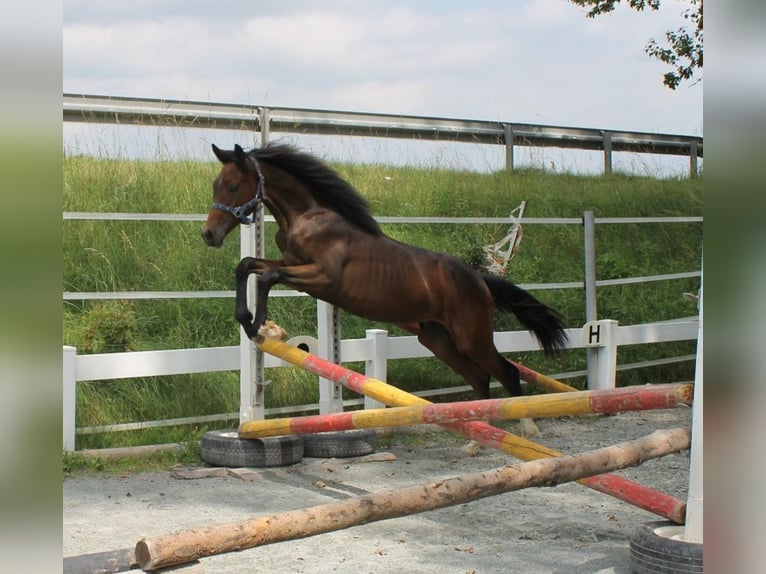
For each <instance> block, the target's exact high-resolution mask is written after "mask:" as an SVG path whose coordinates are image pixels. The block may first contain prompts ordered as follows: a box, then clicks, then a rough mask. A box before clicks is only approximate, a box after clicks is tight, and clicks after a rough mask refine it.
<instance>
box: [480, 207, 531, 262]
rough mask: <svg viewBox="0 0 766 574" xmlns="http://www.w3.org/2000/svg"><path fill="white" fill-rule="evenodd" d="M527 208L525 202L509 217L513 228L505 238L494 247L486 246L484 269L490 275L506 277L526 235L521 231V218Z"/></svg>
mask: <svg viewBox="0 0 766 574" xmlns="http://www.w3.org/2000/svg"><path fill="white" fill-rule="evenodd" d="M526 206H527V201H526V200H524V201H522V202H521V203H520V204H519V206H518V207H517V208H516V209H514V210H513V211H511V213H510V214H509V215H508V218H509V219H510V220H511V227H510V229H509V230H508V234H507V235H506V236H505V237H503V238H502V239H501V240H500V241H498V242H497V243H495V244H494V245H485V246H484V248H483V250H484V258H485V266H484V267H485V269H486V270H487V271H488V272H489V273H492V274H494V275H505V272H506V269H508V263H510V261H511V259H513V256H514V255H516V251H518V249H519V245H520V244H521V238H522V236H523V235H524V234H523V231H522V229H521V218H522V217H523V216H524V209H525V208H526ZM514 214H516V215H514Z"/></svg>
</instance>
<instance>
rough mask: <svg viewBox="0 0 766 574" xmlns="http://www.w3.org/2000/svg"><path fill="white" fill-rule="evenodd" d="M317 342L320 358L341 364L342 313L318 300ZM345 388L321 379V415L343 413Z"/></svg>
mask: <svg viewBox="0 0 766 574" xmlns="http://www.w3.org/2000/svg"><path fill="white" fill-rule="evenodd" d="M317 331H318V332H317V340H318V341H319V356H320V357H321V358H323V359H325V360H327V361H330V362H332V363H336V364H340V311H339V310H338V308H337V307H335V306H334V305H330V304H329V303H326V302H325V301H322V300H319V299H317ZM342 391H343V386H342V385H340V384H336V383H334V382H333V381H330V380H328V379H322V378H320V379H319V414H322V415H326V414H330V413H341V412H343V394H342Z"/></svg>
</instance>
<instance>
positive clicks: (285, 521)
mask: <svg viewBox="0 0 766 574" xmlns="http://www.w3.org/2000/svg"><path fill="white" fill-rule="evenodd" d="M690 441H691V433H690V432H689V431H688V430H687V429H673V430H665V431H655V432H654V433H652V434H651V435H648V436H646V437H642V438H640V439H636V440H632V441H628V442H624V443H621V444H618V445H614V446H610V447H606V448H602V449H599V450H595V451H590V452H585V453H582V454H579V455H575V456H562V457H558V458H545V459H540V460H535V461H532V462H524V463H517V464H514V465H510V466H506V467H503V468H499V469H495V470H490V471H487V472H480V473H475V474H470V475H467V476H462V477H457V478H451V479H447V480H440V481H437V482H432V483H429V484H425V485H420V486H413V487H409V488H403V489H400V490H394V491H390V492H381V493H373V494H366V495H364V496H357V497H353V498H348V499H346V500H341V501H339V502H332V503H329V504H322V505H319V506H313V507H311V508H306V509H301V510H294V511H291V512H285V513H281V514H273V515H270V516H262V517H257V518H251V519H248V520H244V521H240V522H235V523H229V524H221V525H217V526H210V527H206V528H198V529H193V530H186V531H181V532H178V533H176V534H170V535H166V536H159V537H150V538H143V539H141V540H139V541H138V543H137V544H136V559H137V560H138V563H139V565H140V566H141V568H142V569H144V570H156V569H158V568H162V567H166V566H172V565H175V564H183V563H186V562H191V561H193V560H197V559H199V558H204V557H205V556H212V555H215V554H221V553H224V552H232V551H235V550H244V549H246V548H253V547H255V546H263V545H265V544H271V543H274V542H283V541H286V540H295V539H298V538H305V537H307V536H314V535H316V534H322V533H324V532H332V531H335V530H342V529H344V528H349V527H351V526H358V525H361V524H368V523H370V522H376V521H379V520H386V519H389V518H396V517H399V516H407V515H410V514H416V513H419V512H425V511H427V510H435V509H437V508H444V507H447V506H454V505H456V504H464V503H466V502H471V501H474V500H479V499H481V498H486V497H488V496H494V495H497V494H501V493H505V492H511V491H514V490H520V489H522V488H528V487H533V486H555V485H557V484H561V483H563V482H570V481H572V480H577V479H582V478H583V477H587V476H592V475H596V474H601V473H604V472H607V471H611V470H617V469H621V468H626V467H629V466H636V465H638V464H641V463H642V462H644V461H646V460H648V459H651V458H657V457H660V456H665V455H667V454H670V453H672V452H678V451H679V450H684V449H687V448H689V445H690Z"/></svg>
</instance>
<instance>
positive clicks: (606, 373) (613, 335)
mask: <svg viewBox="0 0 766 574" xmlns="http://www.w3.org/2000/svg"><path fill="white" fill-rule="evenodd" d="M582 329H583V332H582V337H583V346H584V347H587V348H588V351H589V353H588V356H589V358H590V359H591V363H589V368H588V390H590V391H595V390H597V389H613V388H615V386H616V380H617V321H613V320H611V319H602V320H601V321H588V322H587V323H585V325H584V326H583V328H582ZM591 349H593V350H594V351H595V352H594V353H590V350H591ZM591 366H592V368H590V367H591Z"/></svg>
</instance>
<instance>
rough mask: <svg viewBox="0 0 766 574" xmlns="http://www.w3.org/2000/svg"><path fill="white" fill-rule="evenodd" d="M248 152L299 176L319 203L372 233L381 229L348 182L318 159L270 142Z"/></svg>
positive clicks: (368, 208)
mask: <svg viewBox="0 0 766 574" xmlns="http://www.w3.org/2000/svg"><path fill="white" fill-rule="evenodd" d="M249 153H250V155H252V156H253V157H255V158H256V159H259V160H263V161H265V162H266V163H269V164H273V165H274V166H276V167H278V168H280V169H283V170H284V171H286V172H288V173H289V174H290V175H292V176H294V177H296V178H298V179H299V180H301V181H302V182H303V183H304V184H305V185H306V186H307V187H308V188H309V190H310V191H311V193H312V195H313V196H314V198H315V199H316V200H317V202H319V204H320V205H322V206H324V207H326V208H327V209H331V210H333V211H335V212H337V213H338V214H339V215H341V216H342V217H343V218H344V219H346V220H347V221H349V222H350V223H352V224H354V225H356V226H357V227H358V228H360V229H361V230H362V231H365V232H367V233H370V234H372V235H380V234H381V233H382V232H381V230H380V226H379V225H378V222H377V221H375V219H374V218H373V217H372V215H371V214H370V206H369V204H368V203H367V201H366V200H365V199H364V198H363V197H362V196H361V195H360V194H359V192H358V191H357V190H356V189H354V187H353V186H352V185H351V184H350V183H348V182H347V181H346V180H344V179H343V178H342V177H341V176H340V175H338V173H337V172H336V171H335V170H334V169H332V168H331V167H329V166H328V165H327V164H325V163H324V162H323V161H321V160H320V159H318V158H316V157H314V156H312V155H310V154H307V153H304V152H302V151H299V150H297V149H295V148H294V147H292V146H289V145H282V144H278V145H277V144H269V145H268V146H266V147H263V148H255V149H253V150H251V151H250V152H249ZM266 185H268V181H267V182H266Z"/></svg>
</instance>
